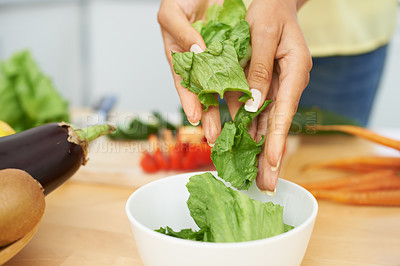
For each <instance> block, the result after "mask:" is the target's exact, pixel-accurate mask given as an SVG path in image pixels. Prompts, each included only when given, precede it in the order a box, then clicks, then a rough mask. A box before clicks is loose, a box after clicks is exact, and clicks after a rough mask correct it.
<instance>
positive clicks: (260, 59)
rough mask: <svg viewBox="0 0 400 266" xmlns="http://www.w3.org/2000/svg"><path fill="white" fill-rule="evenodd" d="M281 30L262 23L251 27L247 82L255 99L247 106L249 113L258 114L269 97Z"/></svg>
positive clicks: (249, 101) (248, 102)
mask: <svg viewBox="0 0 400 266" xmlns="http://www.w3.org/2000/svg"><path fill="white" fill-rule="evenodd" d="M281 30H282V29H281V28H280V27H279V26H267V25H264V24H261V23H255V24H253V25H250V35H251V45H252V55H251V61H250V66H249V73H248V76H247V81H248V83H249V87H250V91H251V92H252V96H253V99H250V100H248V101H247V102H246V104H245V109H246V110H247V111H249V112H256V111H257V110H258V108H260V106H261V105H262V103H264V101H265V99H266V97H267V94H268V89H269V86H270V83H271V79H272V72H273V66H274V59H275V54H276V49H277V46H278V43H279V39H280V34H281Z"/></svg>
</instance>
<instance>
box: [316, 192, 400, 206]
mask: <svg viewBox="0 0 400 266" xmlns="http://www.w3.org/2000/svg"><path fill="white" fill-rule="evenodd" d="M311 193H312V194H313V195H314V196H315V197H316V198H320V199H329V200H333V201H337V202H342V203H347V204H355V205H373V206H400V189H396V190H379V191H367V192H354V191H348V190H332V191H330V190H314V191H311Z"/></svg>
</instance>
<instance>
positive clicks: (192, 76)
mask: <svg viewBox="0 0 400 266" xmlns="http://www.w3.org/2000/svg"><path fill="white" fill-rule="evenodd" d="M245 17H246V8H245V6H244V4H243V2H242V0H225V1H224V3H223V5H222V6H219V5H217V4H214V5H211V6H210V7H209V8H208V9H207V13H206V21H202V20H199V21H196V22H194V23H193V24H192V26H193V27H194V28H195V29H196V31H198V32H199V33H200V35H201V36H202V37H203V39H204V42H205V44H206V46H207V47H208V48H207V49H206V50H205V51H204V52H203V53H199V54H194V53H191V52H190V53H189V52H186V53H172V59H173V65H174V71H175V73H177V74H178V75H179V76H180V77H181V78H182V82H181V85H182V86H183V87H185V88H187V89H189V90H190V91H192V92H194V93H196V94H198V97H199V100H200V102H201V103H202V104H203V106H204V107H205V110H207V108H208V107H209V106H210V105H218V99H216V98H215V95H214V94H215V93H218V94H219V96H220V97H221V98H223V95H224V93H225V92H226V91H240V92H243V93H244V94H243V96H242V97H240V98H239V100H240V101H241V102H246V101H247V100H248V99H250V98H251V92H250V90H249V86H248V84H247V80H246V78H245V75H244V71H243V67H245V66H246V64H247V62H248V61H249V59H250V56H251V46H250V27H249V24H248V23H247V21H245V20H244V19H245Z"/></svg>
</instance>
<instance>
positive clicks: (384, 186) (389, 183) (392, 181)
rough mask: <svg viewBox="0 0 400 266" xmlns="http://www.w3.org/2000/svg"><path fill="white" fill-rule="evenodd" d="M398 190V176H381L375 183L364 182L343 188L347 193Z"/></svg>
mask: <svg viewBox="0 0 400 266" xmlns="http://www.w3.org/2000/svg"><path fill="white" fill-rule="evenodd" d="M395 189H400V176H396V175H392V176H383V177H382V178H381V179H380V180H378V181H377V182H368V183H367V182H365V183H361V184H357V185H353V186H350V187H348V188H344V189H343V190H349V191H353V192H355V191H359V192H361V191H377V190H395Z"/></svg>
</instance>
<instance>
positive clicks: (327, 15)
mask: <svg viewBox="0 0 400 266" xmlns="http://www.w3.org/2000/svg"><path fill="white" fill-rule="evenodd" d="M251 1H252V0H245V1H244V2H245V4H246V6H249V4H250V3H251ZM397 8H398V3H397V0H310V1H309V2H307V3H305V4H304V5H303V7H302V8H301V9H300V10H299V12H298V18H299V23H300V27H301V28H302V30H303V34H304V37H305V39H306V42H307V45H308V47H309V49H310V52H311V55H312V56H315V57H322V56H332V55H353V54H361V53H366V52H369V51H372V50H374V49H376V48H378V47H380V46H382V45H384V44H387V43H388V42H389V41H390V39H391V37H392V35H393V32H394V30H395V28H396V16H397Z"/></svg>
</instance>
